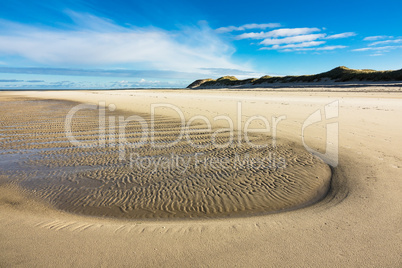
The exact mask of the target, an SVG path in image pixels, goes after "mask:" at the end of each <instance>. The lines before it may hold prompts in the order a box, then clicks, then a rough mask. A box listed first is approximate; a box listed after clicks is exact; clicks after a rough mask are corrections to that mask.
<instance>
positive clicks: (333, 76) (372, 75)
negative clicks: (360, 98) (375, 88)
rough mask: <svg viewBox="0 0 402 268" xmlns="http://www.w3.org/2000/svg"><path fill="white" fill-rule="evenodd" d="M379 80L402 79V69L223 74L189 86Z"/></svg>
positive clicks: (340, 69) (206, 86)
mask: <svg viewBox="0 0 402 268" xmlns="http://www.w3.org/2000/svg"><path fill="white" fill-rule="evenodd" d="M325 81H333V82H353V81H354V82H356V81H367V82H379V81H402V69H401V70H397V71H375V70H370V69H363V70H354V69H349V68H347V67H345V66H340V67H337V68H335V69H332V70H331V71H328V72H324V73H320V74H315V75H301V76H284V77H271V76H269V75H265V76H263V77H260V78H258V79H257V78H249V79H244V80H238V79H237V78H236V77H234V76H223V77H221V78H218V79H216V80H215V79H202V80H197V81H194V82H193V83H191V84H190V85H189V86H188V87H187V88H213V87H225V86H228V87H240V86H242V85H247V86H250V85H251V86H254V85H260V84H272V83H314V82H325Z"/></svg>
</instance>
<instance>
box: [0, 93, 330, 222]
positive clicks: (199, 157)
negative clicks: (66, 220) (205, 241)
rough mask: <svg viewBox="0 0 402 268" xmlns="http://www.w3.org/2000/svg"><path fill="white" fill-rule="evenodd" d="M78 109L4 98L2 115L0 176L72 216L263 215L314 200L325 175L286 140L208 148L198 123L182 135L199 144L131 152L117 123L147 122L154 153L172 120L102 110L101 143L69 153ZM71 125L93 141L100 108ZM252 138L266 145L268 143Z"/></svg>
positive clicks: (133, 133) (175, 126)
mask: <svg viewBox="0 0 402 268" xmlns="http://www.w3.org/2000/svg"><path fill="white" fill-rule="evenodd" d="M3 98H4V97H3ZM76 105H77V103H74V102H66V101H55V100H28V99H27V100H13V99H6V100H4V101H3V103H2V109H3V111H4V112H2V113H1V116H0V118H1V134H2V139H1V140H0V148H1V149H0V175H6V176H7V177H8V178H9V180H10V181H12V182H13V183H18V184H19V185H21V186H23V187H24V188H25V189H27V190H28V191H30V192H32V193H34V194H35V195H37V196H38V197H40V198H43V199H44V200H46V201H48V202H50V203H52V204H53V205H54V206H55V207H57V208H59V209H62V210H66V211H69V212H74V213H80V214H88V215H96V216H112V217H123V218H198V217H203V218H205V217H207V218H209V217H222V216H240V215H254V214H259V213H269V212H276V211H280V210H288V209H292V208H296V207H300V206H302V205H304V204H308V203H310V202H311V201H312V200H316V198H317V195H319V194H321V195H322V194H323V193H322V192H323V188H325V187H327V185H328V181H329V179H330V176H331V172H330V169H329V167H328V166H327V165H326V164H325V163H323V162H322V161H321V160H319V159H317V158H315V157H313V156H312V155H310V154H309V153H308V152H306V151H305V150H304V149H303V148H300V147H298V146H296V145H295V144H291V143H286V142H284V141H278V144H277V146H276V147H272V146H265V147H263V148H256V147H253V146H250V145H247V144H246V143H245V142H244V140H243V141H242V142H241V144H239V143H237V142H232V143H231V144H230V145H229V146H227V147H226V148H216V147H215V146H214V145H213V144H212V143H211V140H212V135H213V132H214V131H215V130H212V132H208V131H207V132H206V131H205V126H204V125H202V124H193V125H192V127H191V129H192V130H193V131H192V132H191V133H190V134H189V137H190V139H191V140H192V141H194V143H196V144H197V145H198V147H197V146H194V144H193V145H191V144H190V143H189V142H188V141H187V140H186V139H184V140H183V139H182V140H180V141H179V142H178V143H177V144H175V145H174V146H171V147H166V146H165V147H163V148H155V147H154V146H153V145H152V143H150V141H149V140H146V141H145V142H142V143H141V146H140V147H139V148H130V147H129V146H127V145H129V144H130V143H137V142H139V141H140V139H141V134H142V132H141V130H142V129H141V125H140V124H139V123H138V122H134V121H133V122H131V123H129V124H127V126H126V128H125V134H126V135H125V138H126V140H121V141H120V142H119V137H121V136H119V134H122V133H121V132H120V131H121V129H119V128H118V126H117V120H118V119H117V118H118V116H124V118H127V117H128V116H132V115H137V116H140V117H141V118H143V119H144V121H145V122H146V123H147V124H148V125H150V123H151V121H152V122H153V123H154V125H155V131H154V132H153V133H151V132H150V130H148V132H147V134H148V135H150V134H154V136H155V139H156V141H155V143H154V144H156V145H157V146H160V145H166V144H168V143H170V142H172V141H174V140H176V138H177V137H178V136H179V133H180V131H181V125H180V121H179V120H178V119H174V118H169V117H163V116H158V117H155V118H152V117H151V116H150V115H148V114H144V113H135V114H134V113H131V114H130V113H127V112H121V111H114V112H110V111H108V110H106V119H105V120H106V121H105V123H106V129H105V133H104V137H103V140H104V141H105V146H90V147H79V146H75V145H74V144H72V143H71V142H70V141H69V140H68V139H67V137H66V131H65V118H66V115H67V114H68V112H69V111H70V109H71V108H73V107H74V106H76ZM110 117H112V118H115V124H116V126H113V125H111V124H112V122H111V121H110V120H109V119H110ZM71 125H72V134H73V135H74V137H75V138H76V139H77V140H78V141H80V142H86V143H96V142H99V139H98V137H99V111H98V110H90V109H84V110H81V111H79V112H77V113H76V115H75V116H74V118H73V120H72V124H71ZM109 126H110V127H109ZM102 135H103V134H102ZM229 139H230V136H229V133H228V132H220V133H219V134H217V135H216V141H217V144H218V145H223V144H225V143H226V142H227V141H228V140H229ZM103 140H102V141H103ZM251 141H252V142H253V143H255V144H262V143H266V142H268V144H269V143H270V137H267V136H262V135H259V136H253V137H251ZM119 144H123V145H124V146H121V147H119V146H118V145H119ZM200 147H201V148H200Z"/></svg>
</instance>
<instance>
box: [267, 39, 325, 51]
mask: <svg viewBox="0 0 402 268" xmlns="http://www.w3.org/2000/svg"><path fill="white" fill-rule="evenodd" d="M324 43H325V41H310V42H303V43H299V44H288V45H284V46H280V45H273V46H272V47H262V48H260V50H281V49H288V48H305V47H314V46H319V45H322V44H324Z"/></svg>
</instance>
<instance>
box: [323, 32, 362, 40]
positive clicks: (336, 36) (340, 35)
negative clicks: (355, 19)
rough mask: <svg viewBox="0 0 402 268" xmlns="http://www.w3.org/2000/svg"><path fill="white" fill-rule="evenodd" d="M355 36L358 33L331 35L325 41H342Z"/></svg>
mask: <svg viewBox="0 0 402 268" xmlns="http://www.w3.org/2000/svg"><path fill="white" fill-rule="evenodd" d="M355 35H356V33H354V32H346V33H340V34H333V35H329V36H327V37H326V38H325V39H340V38H347V37H351V36H355Z"/></svg>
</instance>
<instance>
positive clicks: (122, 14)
mask: <svg viewBox="0 0 402 268" xmlns="http://www.w3.org/2000/svg"><path fill="white" fill-rule="evenodd" d="M400 10H402V2H400V1H389V0H383V1H360V0H359V1H351V0H348V1H344V0H339V1H330V2H329V1H308V0H307V1H277V0H276V1H253V0H249V1H210V0H203V1H200V0H193V1H184V0H183V1H182V0H171V1H156V0H148V1H131V0H124V1H123V0H114V1H110V0H108V1H103V0H96V1H95V0H59V1H54V0H41V1H32V0H18V1H10V0H0V89H112V88H183V87H186V86H187V85H188V84H190V83H191V82H192V81H194V80H195V79H203V78H218V77H221V76H224V75H234V76H236V77H238V78H239V79H244V78H250V77H261V76H263V75H275V76H283V75H302V74H314V73H320V72H325V71H328V70H330V69H333V68H335V67H337V66H347V67H349V68H354V69H376V70H396V69H401V68H402V60H401V59H402V20H401V19H400Z"/></svg>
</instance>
